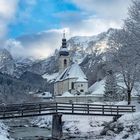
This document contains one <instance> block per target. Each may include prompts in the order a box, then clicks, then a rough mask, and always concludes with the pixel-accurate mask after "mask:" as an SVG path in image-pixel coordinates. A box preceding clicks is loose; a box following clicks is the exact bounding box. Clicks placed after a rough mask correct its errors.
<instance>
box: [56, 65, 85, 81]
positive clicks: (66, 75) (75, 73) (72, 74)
mask: <svg viewBox="0 0 140 140" xmlns="http://www.w3.org/2000/svg"><path fill="white" fill-rule="evenodd" d="M71 78H75V79H77V80H76V82H87V77H86V76H85V74H84V73H83V71H82V70H81V68H80V66H79V65H78V64H77V63H74V64H72V65H71V66H69V67H68V68H66V69H65V70H64V72H63V73H62V74H60V76H58V77H57V79H56V82H57V81H63V80H66V79H71Z"/></svg>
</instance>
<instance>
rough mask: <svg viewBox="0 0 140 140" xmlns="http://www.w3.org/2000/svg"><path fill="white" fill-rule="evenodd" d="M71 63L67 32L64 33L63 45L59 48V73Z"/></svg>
mask: <svg viewBox="0 0 140 140" xmlns="http://www.w3.org/2000/svg"><path fill="white" fill-rule="evenodd" d="M69 64H70V57H69V51H68V48H67V40H66V35H65V32H64V33H63V38H62V46H61V48H60V50H59V73H61V72H63V71H64V70H65V68H67V67H68V66H69Z"/></svg>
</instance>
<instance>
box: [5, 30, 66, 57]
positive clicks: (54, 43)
mask: <svg viewBox="0 0 140 140" xmlns="http://www.w3.org/2000/svg"><path fill="white" fill-rule="evenodd" d="M64 30H65V31H66V32H69V29H68V28H63V29H52V30H48V31H43V32H39V33H37V34H34V35H25V36H24V37H21V38H20V39H17V40H15V39H9V40H8V41H7V42H6V48H7V49H8V50H9V51H10V52H11V54H12V55H13V56H14V57H34V58H46V57H48V56H51V55H52V54H53V53H54V51H55V49H58V48H60V46H61V39H62V33H63V31H64Z"/></svg>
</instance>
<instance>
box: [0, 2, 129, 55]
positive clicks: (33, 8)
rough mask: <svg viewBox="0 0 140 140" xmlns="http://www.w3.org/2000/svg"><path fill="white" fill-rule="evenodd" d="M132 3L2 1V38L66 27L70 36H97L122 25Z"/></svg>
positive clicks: (0, 21) (0, 11) (0, 25)
mask: <svg viewBox="0 0 140 140" xmlns="http://www.w3.org/2000/svg"><path fill="white" fill-rule="evenodd" d="M130 3H131V0H0V40H1V41H2V40H5V39H9V38H17V37H19V36H23V35H27V34H36V33H40V32H44V31H45V32H46V33H48V34H51V33H53V34H54V33H56V34H58V33H62V31H63V30H64V29H65V30H66V32H67V36H68V37H71V36H75V35H82V36H89V35H96V34H98V33H101V32H103V31H106V30H107V29H108V28H110V27H112V28H120V27H121V26H122V21H123V19H125V18H126V16H127V8H128V6H129V5H130ZM59 36H60V34H59ZM55 37H56V36H55ZM51 40H53V36H52V39H51ZM52 42H54V40H53V41H52ZM49 44H51V42H49ZM51 45H52V44H51ZM55 45H56V44H54V48H56V47H55ZM24 47H25V46H24ZM49 47H50V46H47V47H46V48H47V49H48V48H49ZM19 48H21V46H20V47H19ZM29 48H30V51H31V50H32V49H33V48H32V47H29ZM29 48H28V47H26V49H29ZM34 48H35V47H34ZM43 48H44V46H43ZM16 49H17V46H16ZM35 49H40V50H41V47H40V48H35ZM36 52H37V51H36ZM40 55H41V51H40Z"/></svg>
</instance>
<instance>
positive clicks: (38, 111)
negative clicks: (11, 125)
mask: <svg viewBox="0 0 140 140" xmlns="http://www.w3.org/2000/svg"><path fill="white" fill-rule="evenodd" d="M135 111H136V110H135V106H127V105H99V104H76V103H72V104H70V103H59V102H47V103H45V102H41V103H26V104H8V105H0V119H8V118H18V117H32V116H42V115H53V114H56V113H62V114H65V115H100V116H121V115H123V114H125V113H132V112H135Z"/></svg>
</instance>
